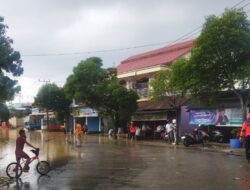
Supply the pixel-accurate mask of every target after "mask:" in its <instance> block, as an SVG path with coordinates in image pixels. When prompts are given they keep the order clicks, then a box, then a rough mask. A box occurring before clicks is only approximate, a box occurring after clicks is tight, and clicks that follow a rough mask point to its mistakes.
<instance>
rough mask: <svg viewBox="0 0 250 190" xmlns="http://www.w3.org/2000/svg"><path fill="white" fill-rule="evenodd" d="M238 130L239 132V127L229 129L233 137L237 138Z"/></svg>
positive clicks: (238, 135)
mask: <svg viewBox="0 0 250 190" xmlns="http://www.w3.org/2000/svg"><path fill="white" fill-rule="evenodd" d="M240 132H241V128H234V129H232V130H231V135H232V137H233V138H239V137H240Z"/></svg>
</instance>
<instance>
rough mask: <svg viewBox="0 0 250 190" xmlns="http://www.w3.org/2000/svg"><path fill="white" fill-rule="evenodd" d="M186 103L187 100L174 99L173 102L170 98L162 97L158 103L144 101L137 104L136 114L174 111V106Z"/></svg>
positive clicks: (181, 98)
mask: <svg viewBox="0 0 250 190" xmlns="http://www.w3.org/2000/svg"><path fill="white" fill-rule="evenodd" d="M186 101H187V98H183V97H176V98H175V100H174V99H173V98H171V97H162V98H161V100H158V101H145V102H139V103H138V109H137V113H139V112H150V111H160V110H162V111H163V110H174V109H175V108H174V107H175V106H176V105H183V104H184V103H185V102H186Z"/></svg>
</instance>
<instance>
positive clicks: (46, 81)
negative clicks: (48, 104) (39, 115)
mask: <svg viewBox="0 0 250 190" xmlns="http://www.w3.org/2000/svg"><path fill="white" fill-rule="evenodd" d="M38 81H39V82H43V83H46V84H48V83H50V80H40V79H38ZM48 93H49V92H48ZM48 96H50V94H48ZM46 116H47V129H49V110H48V108H46Z"/></svg>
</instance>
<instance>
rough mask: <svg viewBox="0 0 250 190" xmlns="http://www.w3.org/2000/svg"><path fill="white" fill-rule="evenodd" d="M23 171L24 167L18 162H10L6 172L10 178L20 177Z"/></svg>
mask: <svg viewBox="0 0 250 190" xmlns="http://www.w3.org/2000/svg"><path fill="white" fill-rule="evenodd" d="M22 173H23V168H22V166H21V165H20V164H18V163H17V162H12V163H10V164H9V165H8V166H7V168H6V174H7V176H9V177H10V178H19V177H20V176H21V175H22Z"/></svg>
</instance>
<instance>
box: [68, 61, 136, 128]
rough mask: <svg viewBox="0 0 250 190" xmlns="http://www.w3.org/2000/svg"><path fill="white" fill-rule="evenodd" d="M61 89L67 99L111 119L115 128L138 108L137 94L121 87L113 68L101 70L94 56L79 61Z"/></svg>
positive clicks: (100, 62)
mask: <svg viewBox="0 0 250 190" xmlns="http://www.w3.org/2000/svg"><path fill="white" fill-rule="evenodd" d="M64 90H65V93H66V94H67V96H68V97H70V98H75V99H77V100H80V101H82V102H83V103H84V104H85V105H86V106H89V107H91V108H95V109H96V110H98V111H99V113H100V114H102V115H105V116H108V117H110V118H111V119H112V121H113V124H114V126H115V127H118V126H121V125H122V124H121V123H126V122H127V121H128V120H129V119H130V117H131V116H132V115H133V113H134V112H135V110H136V109H137V103H136V100H137V99H138V96H137V94H136V93H135V92H133V91H129V90H127V89H126V88H124V87H122V86H121V85H120V84H119V82H118V80H117V77H116V69H114V68H108V69H103V68H102V60H101V59H100V58H97V57H91V58H88V59H86V60H84V61H81V62H80V63H79V64H78V65H77V66H76V67H75V68H74V70H73V74H72V75H70V76H69V77H68V78H67V81H66V84H65V86H64Z"/></svg>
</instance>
